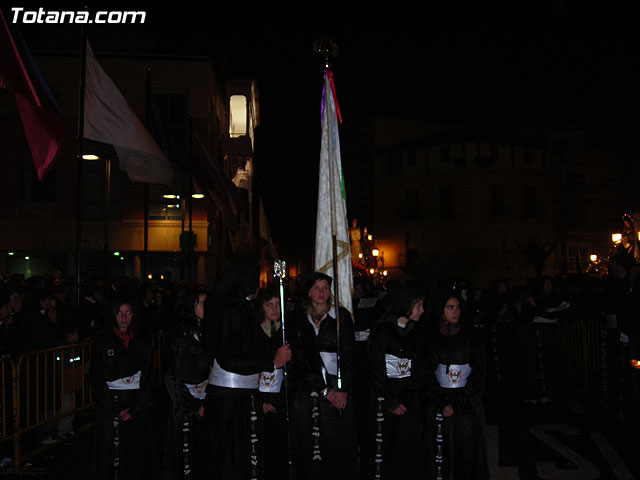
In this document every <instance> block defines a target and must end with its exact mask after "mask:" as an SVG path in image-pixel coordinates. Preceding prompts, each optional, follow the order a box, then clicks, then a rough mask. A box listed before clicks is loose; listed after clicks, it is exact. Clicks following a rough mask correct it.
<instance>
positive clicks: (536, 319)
mask: <svg viewBox="0 0 640 480" xmlns="http://www.w3.org/2000/svg"><path fill="white" fill-rule="evenodd" d="M533 323H552V324H557V323H558V319H557V318H546V317H539V316H537V315H536V316H535V317H533Z"/></svg>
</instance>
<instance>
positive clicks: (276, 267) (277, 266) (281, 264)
mask: <svg viewBox="0 0 640 480" xmlns="http://www.w3.org/2000/svg"><path fill="white" fill-rule="evenodd" d="M286 265H287V264H286V262H285V261H284V260H276V261H275V262H274V264H273V276H274V277H278V281H279V283H280V321H281V323H282V344H283V345H286V344H287V335H286V331H285V321H284V285H283V284H282V279H283V278H284V276H285V271H286ZM282 373H283V381H282V388H283V389H284V415H285V421H286V424H287V464H288V466H289V479H290V480H293V464H292V462H291V428H290V420H289V396H288V394H287V364H286V363H285V364H284V365H283V366H282Z"/></svg>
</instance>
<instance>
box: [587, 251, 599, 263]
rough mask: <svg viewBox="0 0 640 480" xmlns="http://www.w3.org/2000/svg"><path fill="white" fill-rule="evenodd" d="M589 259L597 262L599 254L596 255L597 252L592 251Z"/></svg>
mask: <svg viewBox="0 0 640 480" xmlns="http://www.w3.org/2000/svg"><path fill="white" fill-rule="evenodd" d="M589 260H591V261H592V262H594V263H595V262H597V261H598V255H596V254H595V253H592V254H591V255H589Z"/></svg>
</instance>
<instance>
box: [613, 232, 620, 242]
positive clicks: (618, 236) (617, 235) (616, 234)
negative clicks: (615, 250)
mask: <svg viewBox="0 0 640 480" xmlns="http://www.w3.org/2000/svg"><path fill="white" fill-rule="evenodd" d="M611 241H612V242H613V243H620V242H621V241H622V234H621V233H612V234H611Z"/></svg>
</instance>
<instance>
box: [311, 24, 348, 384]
mask: <svg viewBox="0 0 640 480" xmlns="http://www.w3.org/2000/svg"><path fill="white" fill-rule="evenodd" d="M314 49H315V51H316V53H318V54H319V55H321V56H322V57H323V58H324V62H325V70H324V95H325V99H326V98H328V97H333V93H334V92H333V86H332V85H331V84H329V83H330V82H328V79H327V77H328V75H329V74H330V73H331V64H330V61H329V58H330V57H335V56H336V55H337V47H336V46H335V44H334V43H333V41H332V40H331V39H330V38H329V37H326V36H325V37H323V38H321V39H318V40H316V42H315V43H314ZM330 102H331V100H325V105H328V104H329V103H330ZM334 108H335V106H334ZM323 115H324V117H323V120H322V121H323V128H324V122H326V125H327V128H330V135H329V137H330V138H334V135H335V132H334V131H333V127H334V125H333V123H332V122H331V119H330V118H329V116H328V112H327V109H326V108H325V111H324V114H323ZM328 163H329V188H330V195H329V197H330V208H331V249H332V257H333V258H332V264H333V297H334V316H335V319H336V357H337V359H336V363H337V377H338V378H337V380H338V390H340V389H341V388H342V368H341V355H340V346H341V342H340V287H339V283H340V277H339V274H338V238H337V235H338V225H337V216H336V201H335V193H336V192H335V183H334V169H335V165H334V162H333V159H332V158H329V162H328Z"/></svg>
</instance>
